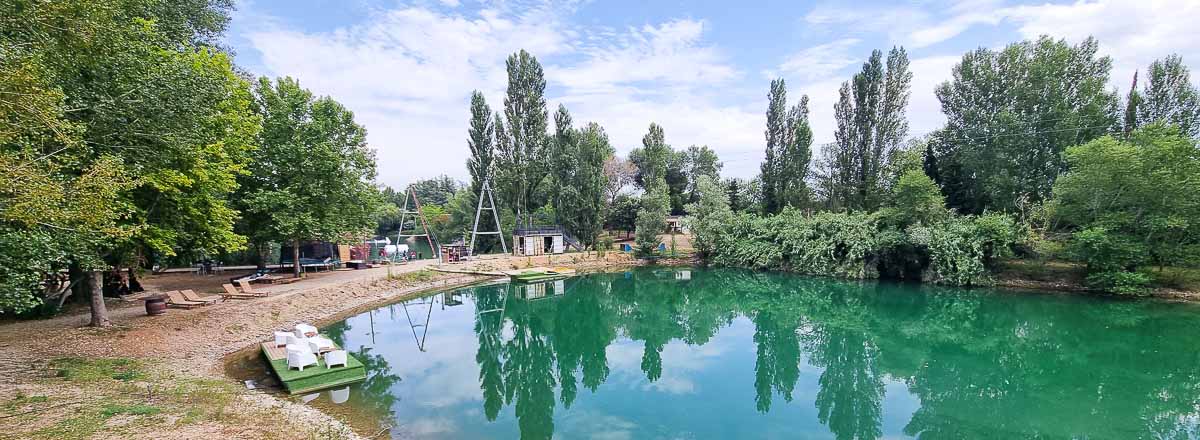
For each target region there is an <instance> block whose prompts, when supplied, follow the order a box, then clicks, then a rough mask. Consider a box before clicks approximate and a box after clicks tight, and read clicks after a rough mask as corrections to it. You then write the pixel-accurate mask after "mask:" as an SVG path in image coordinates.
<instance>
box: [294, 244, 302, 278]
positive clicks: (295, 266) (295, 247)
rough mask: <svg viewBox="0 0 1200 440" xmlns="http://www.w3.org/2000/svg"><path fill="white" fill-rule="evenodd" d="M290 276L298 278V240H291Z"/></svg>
mask: <svg viewBox="0 0 1200 440" xmlns="http://www.w3.org/2000/svg"><path fill="white" fill-rule="evenodd" d="M292 276H293V277H295V278H300V240H299V239H296V240H292Z"/></svg>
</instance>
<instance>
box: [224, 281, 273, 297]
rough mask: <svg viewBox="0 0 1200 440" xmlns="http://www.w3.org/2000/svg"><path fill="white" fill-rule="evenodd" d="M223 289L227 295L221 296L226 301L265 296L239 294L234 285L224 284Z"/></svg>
mask: <svg viewBox="0 0 1200 440" xmlns="http://www.w3.org/2000/svg"><path fill="white" fill-rule="evenodd" d="M221 287H224V288H225V293H222V294H221V296H223V297H225V299H254V298H262V296H263V295H257V294H255V295H251V294H249V293H242V292H238V290H237V288H236V287H233V284H222V285H221Z"/></svg>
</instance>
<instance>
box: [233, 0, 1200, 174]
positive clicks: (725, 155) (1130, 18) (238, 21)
mask: <svg viewBox="0 0 1200 440" xmlns="http://www.w3.org/2000/svg"><path fill="white" fill-rule="evenodd" d="M850 3H853V4H850ZM236 7H237V10H236V11H235V12H234V13H233V20H232V22H231V23H230V28H229V32H228V33H227V35H226V41H225V44H226V45H227V46H228V47H229V48H231V49H232V50H233V52H234V53H235V57H236V61H237V63H238V64H239V65H240V66H241V67H242V68H244V69H246V70H248V71H250V72H251V73H253V74H255V75H266V76H269V77H282V76H291V77H293V78H296V79H298V80H299V81H300V84H301V85H302V86H304V87H306V88H308V89H310V90H312V91H313V92H314V93H316V94H319V95H329V96H332V97H333V98H334V99H336V100H338V101H339V102H341V103H343V104H345V105H346V106H347V107H348V108H350V109H351V110H352V111H353V112H354V114H355V119H356V120H357V121H358V122H359V123H360V124H362V125H364V126H365V127H366V128H367V141H368V143H369V144H370V146H371V147H372V148H374V149H375V150H376V151H377V159H378V166H379V178H378V180H379V182H380V183H383V184H386V185H390V186H393V187H399V186H404V185H406V184H408V183H410V182H412V181H414V180H416V179H421V178H429V177H434V176H437V175H441V174H446V175H449V176H452V177H455V178H457V179H460V180H466V179H467V175H468V174H467V170H466V165H465V163H466V160H467V156H468V148H467V125H468V120H469V117H470V112H469V104H470V95H471V92H472V91H473V90H479V91H481V92H482V93H483V94H484V95H485V96H486V98H487V101H488V104H489V105H490V106H491V108H492V110H493V111H496V110H502V108H503V105H504V101H503V97H504V88H505V85H506V83H507V79H506V76H505V66H504V61H505V58H506V57H507V56H508V55H510V54H512V53H513V52H516V51H518V50H520V49H525V50H526V51H528V52H530V53H531V54H533V55H534V56H535V57H537V59H538V60H539V61H540V62H541V64H542V66H543V68H544V70H545V74H546V80H547V87H546V98H547V107H548V109H549V111H550V113H553V111H554V109H555V108H557V106H558V105H559V104H562V105H565V106H566V107H567V108H568V109H569V110H570V111H571V114H572V116H573V118H574V120H575V122H576V124H577V125H580V124H582V123H586V122H596V123H599V124H600V125H601V126H603V127H604V129H605V131H606V132H607V133H608V136H609V139H610V141H611V142H612V144H613V146H614V147H615V148H616V150H617V153H618V154H622V155H624V154H626V153H628V152H629V150H631V149H633V148H635V147H638V146H640V145H641V138H642V136H643V135H644V134H645V133H646V131H647V129H648V127H649V125H650V123H651V122H656V123H658V124H659V125H662V126H663V129H664V131H665V133H666V139H667V143H669V144H671V145H672V146H673V147H675V148H677V149H679V148H687V147H688V146H690V145H707V146H709V147H710V148H712V149H714V150H715V151H716V152H717V154H718V155H719V156H720V158H721V159H722V161H723V162H724V164H725V167H724V169H723V170H722V175H725V176H733V177H753V176H754V175H755V174H757V172H758V167H759V163H760V162H761V160H762V156H763V148H764V145H765V140H764V137H763V130H764V128H765V125H766V116H765V112H766V108H767V91H768V88H769V84H770V81H771V79H773V78H783V79H785V80H786V81H787V85H788V98H789V105H791V103H794V102H796V100H798V99H799V97H800V96H801V95H807V96H808V97H809V108H810V111H811V116H810V118H811V119H810V121H811V124H812V127H813V132H814V145H820V144H824V143H828V142H832V141H833V132H834V120H833V104H834V102H835V101H836V99H837V88H838V86H839V85H840V84H841V83H842V82H843V81H846V80H848V79H849V78H850V77H851V76H852V75H853V74H854V73H855V72H856V71H858V70H859V69H860V68H861V65H862V63H863V62H864V61H865V60H866V59H867V57H868V56H869V55H870V54H871V51H872V50H873V49H881V50H884V51H885V53H886V50H887V49H890V48H891V47H893V46H903V47H904V48H905V49H906V50H907V51H908V54H909V59H910V61H911V67H910V70H911V71H912V73H913V82H912V96H911V98H910V102H909V106H908V109H907V117H908V120H909V125H910V130H909V134H910V136H920V135H923V134H926V133H929V132H930V131H933V130H935V129H937V128H939V127H940V126H941V125H942V123H943V121H944V118H943V116H942V114H941V110H940V104H939V103H938V100H937V97H936V96H935V95H934V92H933V91H934V88H935V87H936V86H937V85H938V84H939V83H941V82H944V81H946V80H948V79H949V78H950V76H951V70H952V68H953V66H954V64H955V63H956V62H957V61H958V60H959V59H960V58H961V57H962V54H963V53H966V52H967V51H970V50H973V49H976V48H979V47H987V48H994V49H998V48H1002V47H1003V46H1005V45H1007V44H1009V43H1012V42H1016V41H1020V40H1023V39H1032V38H1037V36H1039V35H1043V34H1046V35H1050V36H1052V37H1055V38H1063V39H1066V40H1067V41H1069V42H1072V43H1075V42H1079V41H1081V40H1083V39H1084V38H1087V37H1088V36H1094V37H1096V38H1097V39H1098V40H1099V41H1100V51H1101V54H1102V55H1105V56H1109V57H1111V58H1112V61H1113V70H1112V77H1111V80H1110V84H1111V86H1112V87H1113V88H1114V89H1117V90H1118V91H1119V92H1120V93H1121V94H1122V96H1123V95H1124V94H1125V93H1126V92H1127V91H1128V88H1129V83H1130V80H1131V79H1132V75H1133V72H1134V71H1135V70H1138V69H1140V70H1145V69H1146V66H1148V65H1149V64H1150V63H1151V62H1152V61H1154V60H1155V59H1158V58H1162V57H1164V56H1166V55H1168V54H1171V53H1176V54H1179V55H1181V56H1182V57H1183V59H1184V62H1185V63H1186V64H1188V65H1189V66H1190V67H1191V68H1192V69H1193V70H1196V69H1197V68H1198V67H1200V26H1197V25H1196V24H1195V19H1196V17H1200V0H1174V1H1170V0H1141V1H1133V0H1127V1H1112V0H1096V1H1088V0H1082V1H1076V2H1058V1H1038V2H1029V3H1021V2H1014V1H1000V0H995V1H993V0H961V1H955V0H945V1H943V0H928V1H913V2H907V3H905V2H889V1H866V2H825V1H819V2H806V1H773V0H771V1H760V2H749V1H748V2H729V1H707V0H706V1H654V0H641V1H599V0H597V1H578V0H577V1H567V2H556V1H547V0H543V1H475V0H423V1H397V0H272V1H268V0H246V1H241V2H238V4H237V6H236ZM1198 75H1200V74H1198ZM1196 80H1197V77H1193V82H1196ZM551 124H552V122H551Z"/></svg>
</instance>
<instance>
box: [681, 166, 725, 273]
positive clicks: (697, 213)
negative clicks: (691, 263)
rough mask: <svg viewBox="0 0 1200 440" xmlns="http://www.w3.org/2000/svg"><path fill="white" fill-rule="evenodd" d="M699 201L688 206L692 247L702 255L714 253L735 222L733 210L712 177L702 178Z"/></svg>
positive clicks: (699, 186)
mask: <svg viewBox="0 0 1200 440" xmlns="http://www.w3.org/2000/svg"><path fill="white" fill-rule="evenodd" d="M699 180H700V182H699V183H698V184H697V185H696V186H697V187H698V188H697V191H698V192H699V194H698V196H699V197H698V200H697V201H696V202H694V203H692V204H691V205H689V206H688V224H689V227H690V228H691V231H692V245H693V246H694V247H695V248H696V251H697V252H699V253H700V255H701V256H702V257H703V256H706V255H708V254H710V253H712V251H713V249H715V248H716V247H717V246H718V243H719V242H720V240H721V237H722V236H723V235H724V233H725V231H726V229H727V228H728V227H729V226H730V225H731V224H732V222H733V210H731V209H729V198H728V197H727V196H726V194H725V190H724V188H722V187H721V184H720V183H718V182H717V180H716V179H714V178H712V176H700V179H699Z"/></svg>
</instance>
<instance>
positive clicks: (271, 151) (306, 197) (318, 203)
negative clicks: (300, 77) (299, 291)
mask: <svg viewBox="0 0 1200 440" xmlns="http://www.w3.org/2000/svg"><path fill="white" fill-rule="evenodd" d="M255 93H256V95H257V104H258V106H257V108H258V112H259V114H260V115H262V119H263V129H262V132H261V134H260V136H259V140H258V144H259V147H258V149H257V150H255V151H254V154H253V157H254V160H253V161H251V163H250V166H249V171H250V172H249V173H248V174H247V175H246V176H244V178H243V179H242V187H241V190H240V194H239V196H240V197H239V200H240V202H241V204H242V210H243V212H245V213H246V216H245V217H244V218H245V221H244V223H243V228H242V229H243V230H244V231H246V234H247V235H248V236H250V237H251V238H252V240H254V241H255V242H291V243H292V244H293V250H294V255H293V257H294V256H295V255H298V252H299V250H298V249H299V248H298V246H299V242H300V241H301V240H325V241H340V242H353V241H356V239H362V238H364V237H365V236H366V235H368V234H369V231H370V230H371V229H372V228H373V227H374V226H375V224H376V220H377V218H378V216H379V214H380V213H381V209H382V203H383V200H382V197H380V194H379V191H378V190H377V189H376V188H375V186H374V179H375V152H374V151H373V150H371V149H369V148H367V145H366V130H365V129H364V128H363V127H362V126H360V125H358V124H357V123H355V122H354V114H353V113H351V112H350V111H349V110H347V109H346V108H345V107H343V106H342V105H341V104H339V103H338V102H337V101H334V100H333V99H331V98H329V97H321V98H314V97H313V95H312V93H311V92H309V91H308V90H305V89H303V88H301V87H300V84H299V83H298V82H297V81H295V80H293V79H291V78H281V79H279V80H276V81H275V82H274V83H272V81H271V80H269V79H267V78H265V77H264V78H260V79H259V81H258V86H257V87H256V88H255ZM291 259H292V261H293V273H294V274H296V275H297V276H299V274H300V260H299V258H291Z"/></svg>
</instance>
